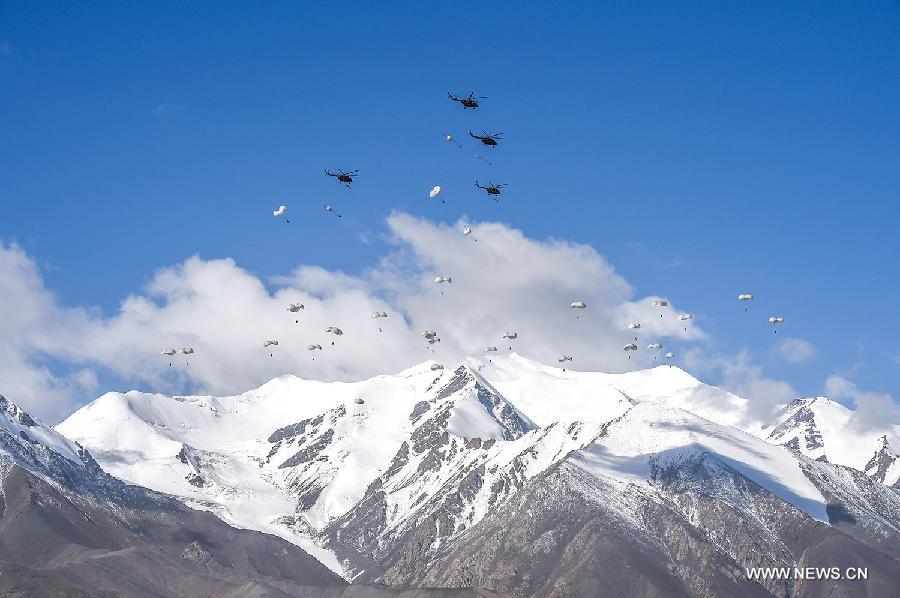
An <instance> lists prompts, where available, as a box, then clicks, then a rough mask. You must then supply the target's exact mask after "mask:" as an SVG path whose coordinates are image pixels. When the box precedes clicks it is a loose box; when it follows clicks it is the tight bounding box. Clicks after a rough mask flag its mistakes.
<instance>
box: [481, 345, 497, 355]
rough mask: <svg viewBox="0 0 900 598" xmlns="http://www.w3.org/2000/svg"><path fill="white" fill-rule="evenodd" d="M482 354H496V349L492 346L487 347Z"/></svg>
mask: <svg viewBox="0 0 900 598" xmlns="http://www.w3.org/2000/svg"><path fill="white" fill-rule="evenodd" d="M484 352H485V353H496V352H497V347H495V346H494V345H488V346H487V347H485V348H484Z"/></svg>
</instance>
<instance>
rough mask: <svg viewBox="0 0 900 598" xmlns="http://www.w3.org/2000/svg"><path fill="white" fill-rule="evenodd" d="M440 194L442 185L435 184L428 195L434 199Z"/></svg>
mask: <svg viewBox="0 0 900 598" xmlns="http://www.w3.org/2000/svg"><path fill="white" fill-rule="evenodd" d="M440 194H441V186H440V185H435V186H434V188H433V189H432V190H431V191H429V192H428V197H430V198H431V199H434V198H435V197H437V196H438V195H440Z"/></svg>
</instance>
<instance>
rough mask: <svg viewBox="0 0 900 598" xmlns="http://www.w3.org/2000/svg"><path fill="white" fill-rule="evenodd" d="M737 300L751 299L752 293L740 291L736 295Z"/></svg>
mask: <svg viewBox="0 0 900 598" xmlns="http://www.w3.org/2000/svg"><path fill="white" fill-rule="evenodd" d="M738 301H753V295H751V294H750V293H741V294H740V295H738Z"/></svg>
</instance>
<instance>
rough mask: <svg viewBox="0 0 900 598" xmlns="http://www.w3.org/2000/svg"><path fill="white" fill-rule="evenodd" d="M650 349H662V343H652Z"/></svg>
mask: <svg viewBox="0 0 900 598" xmlns="http://www.w3.org/2000/svg"><path fill="white" fill-rule="evenodd" d="M647 348H648V349H662V343H650V344H649V345H647Z"/></svg>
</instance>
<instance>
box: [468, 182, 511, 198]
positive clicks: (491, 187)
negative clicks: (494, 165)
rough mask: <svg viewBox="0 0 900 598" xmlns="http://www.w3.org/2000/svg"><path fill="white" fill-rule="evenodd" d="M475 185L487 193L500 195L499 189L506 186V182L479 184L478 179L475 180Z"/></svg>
mask: <svg viewBox="0 0 900 598" xmlns="http://www.w3.org/2000/svg"><path fill="white" fill-rule="evenodd" d="M475 186H476V187H478V188H479V189H484V190H485V191H487V194H488V195H500V193H501V191H500V190H501V189H502V188H503V187H506V183H500V184H499V185H495V184H494V183H490V182H489V183H488V184H487V185H481V184H479V183H478V181H475Z"/></svg>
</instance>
